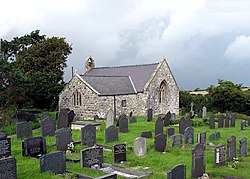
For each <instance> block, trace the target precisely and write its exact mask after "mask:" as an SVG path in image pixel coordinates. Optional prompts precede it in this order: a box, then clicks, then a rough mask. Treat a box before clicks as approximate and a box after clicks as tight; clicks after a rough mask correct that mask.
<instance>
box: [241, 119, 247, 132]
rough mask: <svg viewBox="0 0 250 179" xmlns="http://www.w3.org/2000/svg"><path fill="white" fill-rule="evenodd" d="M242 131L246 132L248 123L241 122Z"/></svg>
mask: <svg viewBox="0 0 250 179" xmlns="http://www.w3.org/2000/svg"><path fill="white" fill-rule="evenodd" d="M241 130H246V121H245V120H243V121H241Z"/></svg>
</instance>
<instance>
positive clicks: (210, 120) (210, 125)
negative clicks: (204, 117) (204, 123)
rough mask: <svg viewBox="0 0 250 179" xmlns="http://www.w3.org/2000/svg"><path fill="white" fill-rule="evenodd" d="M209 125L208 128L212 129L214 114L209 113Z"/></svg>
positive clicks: (213, 126)
mask: <svg viewBox="0 0 250 179" xmlns="http://www.w3.org/2000/svg"><path fill="white" fill-rule="evenodd" d="M209 127H210V129H214V128H215V120H214V114H211V116H210V119H209Z"/></svg>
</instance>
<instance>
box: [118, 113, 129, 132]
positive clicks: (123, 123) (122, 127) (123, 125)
mask: <svg viewBox="0 0 250 179" xmlns="http://www.w3.org/2000/svg"><path fill="white" fill-rule="evenodd" d="M119 131H120V132H123V133H127V132H128V119H127V117H126V115H125V114H122V116H121V118H120V119H119Z"/></svg>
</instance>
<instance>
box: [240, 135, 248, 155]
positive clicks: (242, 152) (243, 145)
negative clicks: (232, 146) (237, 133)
mask: <svg viewBox="0 0 250 179" xmlns="http://www.w3.org/2000/svg"><path fill="white" fill-rule="evenodd" d="M240 156H241V157H246V156H247V138H246V137H242V138H241V139H240Z"/></svg>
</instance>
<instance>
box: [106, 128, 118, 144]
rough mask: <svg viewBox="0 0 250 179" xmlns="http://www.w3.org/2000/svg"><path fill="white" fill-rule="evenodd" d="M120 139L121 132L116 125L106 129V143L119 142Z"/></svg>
mask: <svg viewBox="0 0 250 179" xmlns="http://www.w3.org/2000/svg"><path fill="white" fill-rule="evenodd" d="M118 139H119V130H118V128H117V127H115V126H114V125H111V126H109V127H108V128H107V129H105V141H106V143H109V142H114V141H118Z"/></svg>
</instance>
